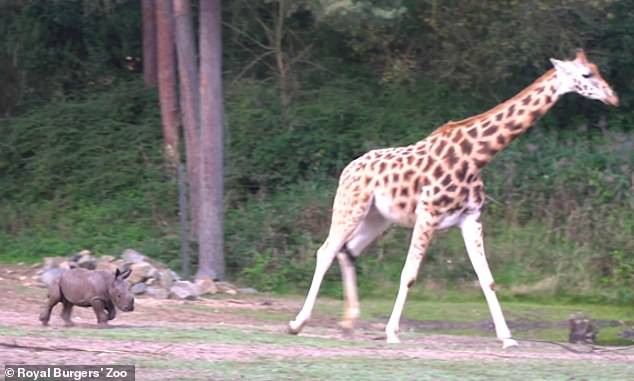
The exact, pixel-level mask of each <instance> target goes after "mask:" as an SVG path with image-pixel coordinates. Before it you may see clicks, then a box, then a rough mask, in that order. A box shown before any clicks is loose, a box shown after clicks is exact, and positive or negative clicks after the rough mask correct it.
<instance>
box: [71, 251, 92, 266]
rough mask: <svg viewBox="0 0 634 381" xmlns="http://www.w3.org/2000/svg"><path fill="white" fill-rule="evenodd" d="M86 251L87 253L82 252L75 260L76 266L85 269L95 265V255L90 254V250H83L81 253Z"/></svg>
mask: <svg viewBox="0 0 634 381" xmlns="http://www.w3.org/2000/svg"><path fill="white" fill-rule="evenodd" d="M84 252H87V254H82V255H81V256H80V257H79V258H78V259H77V260H76V261H75V262H77V266H78V267H81V268H83V269H87V270H94V269H95V268H96V267H97V260H96V259H95V257H93V256H92V255H90V251H88V250H84V251H82V253H84Z"/></svg>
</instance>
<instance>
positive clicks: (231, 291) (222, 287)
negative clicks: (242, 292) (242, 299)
mask: <svg viewBox="0 0 634 381" xmlns="http://www.w3.org/2000/svg"><path fill="white" fill-rule="evenodd" d="M216 287H218V292H222V293H225V294H228V295H236V294H237V293H238V288H237V287H236V286H234V285H232V284H231V283H229V282H216Z"/></svg>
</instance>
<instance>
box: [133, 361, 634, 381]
mask: <svg viewBox="0 0 634 381" xmlns="http://www.w3.org/2000/svg"><path fill="white" fill-rule="evenodd" d="M138 365H139V369H140V370H138V371H137V372H143V368H152V369H168V368H169V369H174V368H180V369H184V370H186V369H189V370H190V377H191V378H189V379H192V380H198V379H214V380H238V379H249V380H254V381H255V380H262V381H264V380H386V379H394V380H492V379H503V380H522V381H524V380H527V381H530V380H549V381H557V380H598V379H600V380H619V381H620V380H624V379H627V377H629V375H631V372H633V371H634V364H624V363H621V364H606V363H595V362H592V361H548V360H535V361H526V362H519V361H513V360H510V361H477V362H476V361H455V360H452V361H443V360H421V359H382V358H375V357H370V358H366V357H347V358H336V359H328V358H326V359H292V360H288V359H286V360H283V361H279V360H277V361H276V360H272V359H263V360H257V361H221V362H203V361H187V362H173V361H172V362H170V363H169V364H167V363H165V362H163V361H141V362H140V363H139V364H138Z"/></svg>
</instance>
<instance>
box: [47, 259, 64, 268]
mask: <svg viewBox="0 0 634 381" xmlns="http://www.w3.org/2000/svg"><path fill="white" fill-rule="evenodd" d="M62 262H67V260H66V258H64V257H46V258H44V270H49V269H56V268H59V265H60V264H61V263H62Z"/></svg>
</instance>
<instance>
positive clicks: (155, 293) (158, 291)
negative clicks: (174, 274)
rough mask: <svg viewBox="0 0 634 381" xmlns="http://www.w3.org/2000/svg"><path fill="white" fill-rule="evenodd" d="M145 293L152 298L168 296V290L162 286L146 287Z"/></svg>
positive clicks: (165, 297)
mask: <svg viewBox="0 0 634 381" xmlns="http://www.w3.org/2000/svg"><path fill="white" fill-rule="evenodd" d="M139 284H141V283H139ZM145 295H147V296H150V297H152V298H154V299H167V297H168V296H169V292H168V291H167V290H166V289H164V288H159V287H148V288H146V289H145Z"/></svg>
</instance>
